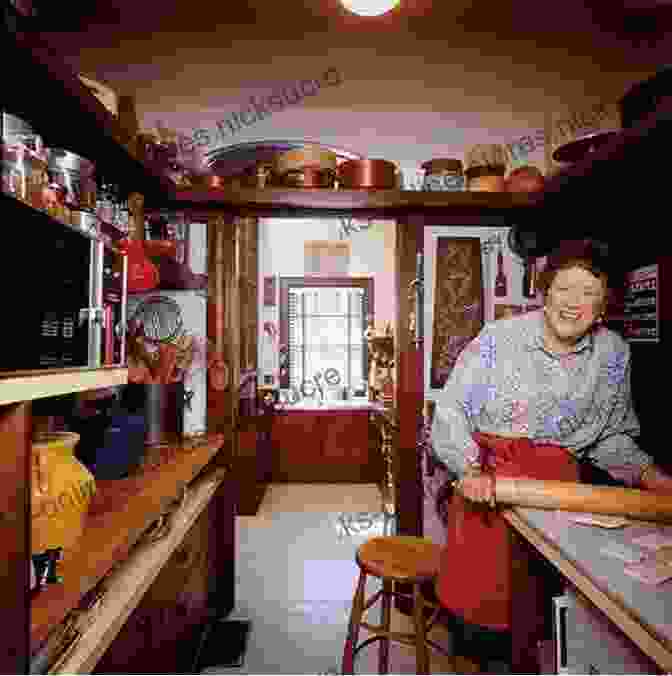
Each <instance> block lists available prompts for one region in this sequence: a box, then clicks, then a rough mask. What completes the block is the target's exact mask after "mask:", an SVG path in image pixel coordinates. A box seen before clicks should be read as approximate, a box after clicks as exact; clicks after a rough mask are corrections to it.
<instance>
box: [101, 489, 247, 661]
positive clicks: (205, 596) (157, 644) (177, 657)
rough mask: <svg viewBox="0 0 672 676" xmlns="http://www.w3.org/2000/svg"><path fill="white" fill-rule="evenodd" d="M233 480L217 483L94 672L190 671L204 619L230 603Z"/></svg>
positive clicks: (221, 612)
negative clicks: (212, 494) (201, 510)
mask: <svg viewBox="0 0 672 676" xmlns="http://www.w3.org/2000/svg"><path fill="white" fill-rule="evenodd" d="M233 481H234V480H233V477H231V478H229V479H228V480H225V481H224V482H223V483H222V484H220V486H219V488H218V489H217V493H216V494H215V496H214V497H213V498H212V500H211V501H210V502H209V503H208V506H207V508H206V509H205V510H204V511H203V512H202V513H201V515H200V516H199V517H198V519H197V520H196V521H195V523H194V524H193V526H192V527H191V528H190V530H189V532H188V533H187V534H186V535H185V537H184V539H183V540H182V542H181V543H180V545H179V546H178V547H177V549H176V550H175V551H174V552H173V554H172V556H171V557H170V559H169V560H168V561H167V563H166V564H165V565H164V567H163V568H162V569H161V572H160V573H159V575H158V577H157V578H156V580H155V581H154V583H153V584H152V585H151V587H150V588H149V589H148V591H147V592H146V593H145V595H144V596H143V598H142V601H141V603H140V604H139V605H138V607H137V608H136V609H135V610H134V612H133V613H132V614H131V616H130V617H129V619H128V621H127V622H126V624H125V625H124V627H123V629H122V630H121V632H120V633H119V635H118V636H117V638H116V639H115V640H114V642H113V643H112V644H111V645H110V647H109V648H108V650H107V652H106V653H105V654H104V655H103V657H102V659H101V660H100V661H99V662H98V665H97V668H96V671H95V673H100V674H103V673H129V674H130V673H190V670H191V668H192V662H193V659H194V656H195V652H196V648H197V645H198V639H199V637H200V630H201V628H202V626H203V624H204V622H205V621H206V620H207V619H208V618H209V617H213V616H218V617H222V616H225V615H226V614H227V613H228V612H229V611H230V610H231V609H232V608H233V605H234V598H233V589H234V559H235V552H234V518H233V517H234V510H235V498H234V493H233V491H232V490H231V489H232V487H233V486H232V484H233Z"/></svg>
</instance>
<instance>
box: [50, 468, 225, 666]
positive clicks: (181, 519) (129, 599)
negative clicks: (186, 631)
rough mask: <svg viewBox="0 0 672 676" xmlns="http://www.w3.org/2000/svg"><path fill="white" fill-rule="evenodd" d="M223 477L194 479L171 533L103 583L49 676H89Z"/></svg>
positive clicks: (135, 552)
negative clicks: (99, 599) (96, 606)
mask: <svg viewBox="0 0 672 676" xmlns="http://www.w3.org/2000/svg"><path fill="white" fill-rule="evenodd" d="M223 479H224V477H223V475H222V474H221V473H219V472H218V471H214V472H212V473H209V474H208V475H206V476H204V477H202V478H200V479H198V480H197V481H196V482H195V485H193V486H191V487H190V490H189V495H188V497H187V500H186V502H185V504H184V506H183V507H182V508H181V509H180V510H179V511H178V512H176V513H175V515H174V516H173V517H171V531H170V533H169V535H167V536H166V537H165V538H164V539H163V540H160V541H158V542H156V543H142V544H140V545H138V546H137V547H135V548H134V549H133V551H132V552H131V554H130V556H129V557H128V559H126V561H124V562H123V563H122V564H121V565H120V566H119V567H118V568H117V570H115V571H113V572H112V573H111V574H110V576H109V577H108V578H107V579H106V580H105V582H104V586H105V590H104V591H105V596H104V598H103V604H102V609H101V611H100V613H99V614H98V616H97V617H96V619H95V621H94V622H93V624H92V625H91V626H90V627H89V628H88V629H87V631H86V632H85V633H84V634H83V635H82V637H81V639H80V641H79V642H78V644H77V646H76V648H75V649H74V651H73V653H72V654H71V655H70V656H69V657H68V658H67V659H66V660H65V661H64V662H63V663H62V664H61V665H60V667H59V670H58V671H56V672H53V673H65V674H90V673H93V669H94V667H95V666H96V663H97V662H98V660H100V658H101V657H102V655H103V654H104V653H105V651H106V650H107V648H108V647H109V646H110V644H111V643H112V641H113V640H114V639H115V638H116V636H117V634H118V633H119V631H120V630H121V629H122V627H123V626H124V623H125V622H126V620H127V619H128V617H129V616H130V614H131V613H132V612H133V610H134V609H135V608H136V607H137V605H138V604H139V603H140V601H141V600H142V597H143V595H144V594H145V592H146V591H147V590H148V589H149V587H150V586H151V584H152V583H153V582H154V580H155V579H156V577H157V576H158V574H159V572H160V571H161V569H162V568H163V566H164V565H165V564H166V562H167V561H168V559H169V558H170V556H171V555H172V553H173V552H174V551H175V549H176V548H177V547H178V546H179V545H180V543H181V542H182V540H183V538H184V536H185V535H186V534H187V532H188V531H189V529H190V528H191V526H192V525H193V524H194V522H195V521H196V519H197V518H198V516H199V515H200V514H201V512H202V511H203V510H204V509H205V508H206V507H207V505H208V503H209V502H210V500H211V498H212V496H213V495H214V494H215V491H216V490H217V488H218V486H219V485H220V483H221V482H222V481H223Z"/></svg>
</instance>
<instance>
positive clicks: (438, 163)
mask: <svg viewBox="0 0 672 676" xmlns="http://www.w3.org/2000/svg"><path fill="white" fill-rule="evenodd" d="M422 168H423V169H424V170H425V177H424V179H423V182H422V189H423V190H430V191H437V190H438V191H447V192H460V191H463V190H464V189H465V182H464V174H463V172H462V162H461V161H460V160H455V159H446V160H430V161H429V162H425V163H424V164H423V165H422Z"/></svg>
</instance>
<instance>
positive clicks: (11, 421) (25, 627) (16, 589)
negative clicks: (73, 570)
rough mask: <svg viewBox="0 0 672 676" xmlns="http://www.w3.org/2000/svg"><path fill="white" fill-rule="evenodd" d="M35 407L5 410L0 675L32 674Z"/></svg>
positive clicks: (0, 434) (0, 413)
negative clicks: (32, 443)
mask: <svg viewBox="0 0 672 676" xmlns="http://www.w3.org/2000/svg"><path fill="white" fill-rule="evenodd" d="M31 410H32V408H31V404H30V402H24V403H21V404H11V405H9V406H0V449H2V461H1V462H2V471H0V487H1V489H2V490H0V543H1V544H0V548H1V551H0V596H1V598H2V604H1V608H2V610H1V611H0V618H1V620H2V627H3V637H2V641H1V642H0V643H1V645H2V648H1V649H0V673H3V674H27V673H28V672H29V670H28V658H29V655H30V650H29V640H30V639H29V636H30V612H29V608H30V604H29V601H28V599H29V588H30V568H29V563H30V547H29V534H30V516H29V515H30V485H31V471H30V467H31V465H30V462H31Z"/></svg>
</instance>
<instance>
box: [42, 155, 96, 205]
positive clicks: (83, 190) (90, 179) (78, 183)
mask: <svg viewBox="0 0 672 676" xmlns="http://www.w3.org/2000/svg"><path fill="white" fill-rule="evenodd" d="M49 180H50V181H51V182H52V183H58V184H59V185H62V186H63V187H64V188H65V189H66V203H67V205H68V207H69V208H70V209H75V210H77V211H81V210H85V211H95V210H96V182H95V165H94V164H93V162H90V161H89V160H87V159H85V158H83V157H81V156H79V155H76V154H75V153H72V152H70V151H69V150H62V149H60V148H51V149H50V151H49Z"/></svg>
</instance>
